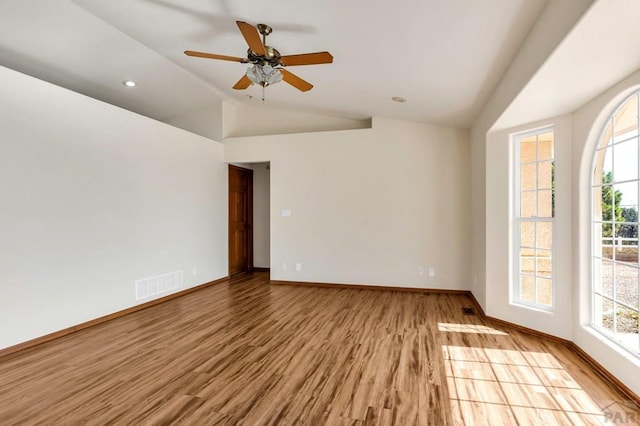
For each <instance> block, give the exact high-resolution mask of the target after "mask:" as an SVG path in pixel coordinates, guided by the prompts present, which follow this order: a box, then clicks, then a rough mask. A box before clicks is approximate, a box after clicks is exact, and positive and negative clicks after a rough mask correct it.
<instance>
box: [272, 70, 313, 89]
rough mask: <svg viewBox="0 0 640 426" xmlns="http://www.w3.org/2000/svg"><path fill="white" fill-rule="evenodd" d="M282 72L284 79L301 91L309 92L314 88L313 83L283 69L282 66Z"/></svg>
mask: <svg viewBox="0 0 640 426" xmlns="http://www.w3.org/2000/svg"><path fill="white" fill-rule="evenodd" d="M280 72H281V73H282V79H283V80H284V81H286V82H287V83H289V84H290V85H292V86H293V87H295V88H296V89H298V90H300V91H301V92H307V91H309V90H311V89H312V88H313V84H311V83H309V82H308V81H305V80H303V79H301V78H300V77H298V76H297V75H295V74H294V73H292V72H289V71H287V70H283V69H282V68H281V69H280Z"/></svg>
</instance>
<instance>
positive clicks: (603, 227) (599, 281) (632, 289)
mask: <svg viewBox="0 0 640 426" xmlns="http://www.w3.org/2000/svg"><path fill="white" fill-rule="evenodd" d="M639 93H640V92H639V91H636V92H634V93H633V94H632V95H631V96H629V97H627V98H626V99H625V100H624V101H623V102H622V103H621V104H620V106H619V107H618V108H617V109H616V110H615V112H614V113H613V114H612V115H611V117H609V119H608V120H607V122H606V124H605V126H604V129H603V130H602V133H601V136H600V140H599V141H598V145H597V148H596V152H595V156H594V173H593V184H592V196H593V198H592V211H593V214H592V230H593V231H592V232H593V238H592V247H593V253H592V266H593V274H592V298H591V303H592V317H591V320H592V325H593V327H594V328H595V329H597V330H598V331H600V332H601V333H602V334H604V335H605V336H607V337H609V338H610V339H612V340H614V341H615V342H617V343H618V344H620V345H621V346H623V347H624V348H626V349H628V350H630V351H631V352H633V353H635V354H636V355H640V333H639V325H638V308H639V296H638V294H639V290H640V273H639V271H640V269H639V265H638V200H639V199H640V192H639V191H640V185H639V183H640V175H639V171H640V149H639V147H640V137H639V134H638V111H639V108H638V99H639V96H638V95H639Z"/></svg>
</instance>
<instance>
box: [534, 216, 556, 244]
mask: <svg viewBox="0 0 640 426" xmlns="http://www.w3.org/2000/svg"><path fill="white" fill-rule="evenodd" d="M551 229H552V228H551V222H538V223H537V224H536V247H538V248H542V249H549V250H551V243H552V241H553V240H552V238H553V235H552V233H551Z"/></svg>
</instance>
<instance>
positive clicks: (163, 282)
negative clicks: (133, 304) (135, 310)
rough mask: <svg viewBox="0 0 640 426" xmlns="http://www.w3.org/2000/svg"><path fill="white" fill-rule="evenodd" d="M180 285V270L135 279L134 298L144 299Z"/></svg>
mask: <svg viewBox="0 0 640 426" xmlns="http://www.w3.org/2000/svg"><path fill="white" fill-rule="evenodd" d="M179 287H182V271H175V272H170V273H168V274H163V275H158V276H157V277H150V278H144V279H142V280H138V281H136V300H139V299H146V298H148V297H152V296H155V295H158V294H162V293H167V292H169V291H171V290H174V289H176V288H179Z"/></svg>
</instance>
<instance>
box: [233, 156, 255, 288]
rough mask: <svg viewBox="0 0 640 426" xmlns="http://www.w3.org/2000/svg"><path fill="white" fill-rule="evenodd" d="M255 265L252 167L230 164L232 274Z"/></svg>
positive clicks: (250, 268)
mask: <svg viewBox="0 0 640 426" xmlns="http://www.w3.org/2000/svg"><path fill="white" fill-rule="evenodd" d="M252 269H253V170H250V169H244V168H242V167H237V166H234V165H231V164H230V165H229V276H233V275H237V274H240V273H242V272H247V271H251V270H252Z"/></svg>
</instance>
